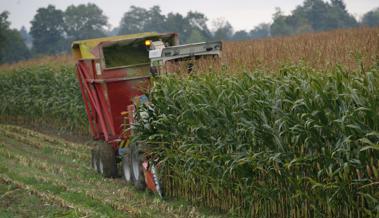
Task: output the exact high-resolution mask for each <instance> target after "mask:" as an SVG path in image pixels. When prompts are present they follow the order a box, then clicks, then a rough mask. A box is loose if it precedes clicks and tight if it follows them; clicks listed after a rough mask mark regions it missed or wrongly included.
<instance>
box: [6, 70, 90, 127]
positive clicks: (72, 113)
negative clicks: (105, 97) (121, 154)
mask: <svg viewBox="0 0 379 218" xmlns="http://www.w3.org/2000/svg"><path fill="white" fill-rule="evenodd" d="M0 102H1V104H0V120H2V121H4V122H12V123H18V124H27V125H32V126H43V127H45V128H58V129H60V130H64V131H70V132H75V133H78V134H81V133H83V134H88V133H87V132H88V129H87V123H88V121H87V120H86V115H85V110H84V104H83V102H82V98H81V95H80V89H79V85H78V83H77V81H76V77H75V74H74V67H73V66H72V65H69V66H66V65H63V64H61V63H57V64H55V65H54V64H51V63H49V64H44V65H40V64H37V65H29V66H23V67H19V68H15V69H7V70H3V71H1V72H0Z"/></svg>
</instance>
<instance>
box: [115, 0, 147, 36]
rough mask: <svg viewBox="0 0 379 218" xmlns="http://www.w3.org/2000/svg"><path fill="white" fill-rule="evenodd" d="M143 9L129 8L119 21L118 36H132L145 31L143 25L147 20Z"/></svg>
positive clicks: (145, 11)
mask: <svg viewBox="0 0 379 218" xmlns="http://www.w3.org/2000/svg"><path fill="white" fill-rule="evenodd" d="M148 14H149V13H148V10H146V9H145V8H141V7H137V6H130V8H129V11H127V12H126V13H125V14H124V16H123V17H122V19H121V22H120V30H119V34H120V35H121V34H132V33H139V32H144V31H145V25H146V23H147V22H148V20H149V18H148V17H147V15H148Z"/></svg>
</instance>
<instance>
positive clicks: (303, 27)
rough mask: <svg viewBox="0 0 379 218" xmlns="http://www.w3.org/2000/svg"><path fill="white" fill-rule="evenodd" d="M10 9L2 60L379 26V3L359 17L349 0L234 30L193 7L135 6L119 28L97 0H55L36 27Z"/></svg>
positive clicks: (0, 42) (2, 17)
mask: <svg viewBox="0 0 379 218" xmlns="http://www.w3.org/2000/svg"><path fill="white" fill-rule="evenodd" d="M8 16H9V13H8V12H7V11H4V12H2V13H1V14H0V64H1V63H11V62H16V61H19V60H23V59H28V58H30V57H35V56H41V55H53V54H61V53H65V52H67V51H69V49H70V44H71V43H72V41H74V40H81V39H88V38H96V37H104V36H110V35H122V34H131V33H139V32H150V31H157V32H177V33H179V35H180V40H181V43H191V42H199V41H208V40H248V39H258V38H265V37H272V36H288V35H294V34H299V33H304V32H315V31H326V30H331V29H336V28H351V27H357V26H362V25H363V26H370V27H372V26H379V8H376V9H373V10H371V11H369V12H367V13H366V14H364V15H363V17H362V19H361V20H359V21H358V20H357V19H356V18H355V17H354V16H352V15H351V14H350V13H349V12H348V11H347V9H346V5H345V3H344V1H343V0H331V1H328V2H325V1H323V0H305V1H304V2H303V3H302V4H301V5H299V6H297V7H296V8H295V9H294V10H293V11H292V12H291V14H289V15H285V14H284V13H283V12H282V11H281V10H280V8H277V9H276V12H275V13H274V14H273V19H272V23H261V24H259V25H257V26H256V27H254V28H253V29H252V30H250V31H245V30H240V31H234V29H233V27H232V25H231V24H230V23H229V22H228V21H227V20H225V19H222V18H220V19H217V20H215V21H214V22H213V25H212V26H213V28H212V30H211V29H210V28H209V26H208V24H207V23H208V18H207V17H206V15H205V14H203V13H199V12H195V11H190V12H188V13H187V14H186V15H182V14H179V13H174V12H170V13H168V14H163V13H162V11H161V8H160V7H159V6H153V7H151V8H147V9H146V8H142V7H137V6H131V7H130V8H129V10H128V11H126V12H125V14H124V16H123V17H122V19H121V21H120V24H119V26H118V27H115V28H113V29H110V25H109V23H108V17H107V16H106V15H104V13H103V11H102V9H101V8H99V7H98V6H97V5H95V4H93V3H88V4H79V5H70V6H68V7H67V8H66V9H65V10H64V11H63V10H60V9H57V8H56V7H55V6H54V5H48V6H47V7H41V8H39V9H38V10H37V12H36V14H35V16H34V18H33V19H32V21H31V22H30V23H31V28H30V31H27V30H26V28H25V27H22V28H21V29H20V30H17V29H11V28H10V22H9V20H8Z"/></svg>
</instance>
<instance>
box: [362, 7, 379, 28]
mask: <svg viewBox="0 0 379 218" xmlns="http://www.w3.org/2000/svg"><path fill="white" fill-rule="evenodd" d="M362 24H363V25H365V26H370V27H374V26H379V8H376V9H374V10H372V11H369V12H367V13H366V14H365V15H364V16H363V18H362Z"/></svg>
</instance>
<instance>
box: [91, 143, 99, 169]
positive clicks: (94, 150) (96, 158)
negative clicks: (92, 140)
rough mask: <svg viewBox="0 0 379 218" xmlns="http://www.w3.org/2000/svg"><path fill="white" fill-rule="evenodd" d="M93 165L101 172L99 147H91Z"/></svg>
mask: <svg viewBox="0 0 379 218" xmlns="http://www.w3.org/2000/svg"><path fill="white" fill-rule="evenodd" d="M91 166H92V168H93V169H94V170H95V171H96V172H99V150H98V147H95V148H92V149H91Z"/></svg>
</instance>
